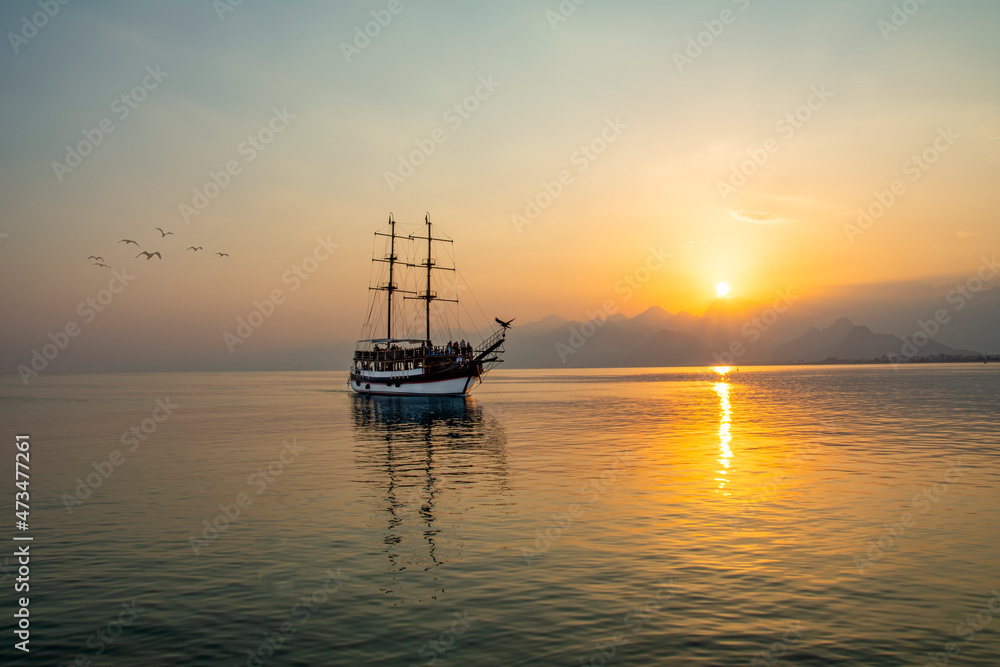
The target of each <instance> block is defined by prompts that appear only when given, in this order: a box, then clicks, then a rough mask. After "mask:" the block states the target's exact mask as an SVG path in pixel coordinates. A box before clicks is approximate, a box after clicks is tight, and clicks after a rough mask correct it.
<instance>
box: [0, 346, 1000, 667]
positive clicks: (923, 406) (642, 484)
mask: <svg viewBox="0 0 1000 667" xmlns="http://www.w3.org/2000/svg"><path fill="white" fill-rule="evenodd" d="M998 371H1000V368H998V367H997V366H996V365H992V364H991V365H984V364H978V365H977V364H955V365H947V364H926V365H917V364H914V365H905V366H900V367H897V368H893V367H891V366H801V367H741V368H723V367H720V368H667V369H582V370H559V371H552V370H510V369H505V370H497V371H494V372H492V373H491V374H490V375H489V376H488V377H487V379H486V382H485V384H483V385H482V386H480V387H478V388H477V389H476V390H475V392H474V393H473V395H472V396H471V397H469V398H467V399H455V398H419V397H412V398H406V397H388V398H379V397H361V396H357V395H354V394H353V393H352V392H351V391H350V390H349V389H348V387H347V384H346V381H347V377H346V374H345V373H334V372H330V373H325V372H313V373H218V374H215V373H177V374H170V373H156V374H121V375H108V374H93V375H44V374H43V375H41V376H39V377H37V378H34V379H32V380H31V383H30V385H29V386H28V387H25V386H24V385H23V384H22V383H21V380H20V378H18V377H17V376H3V377H2V378H0V425H2V428H3V434H2V438H3V441H4V446H3V449H2V454H0V457H2V462H0V471H2V475H0V478H2V479H3V480H4V481H3V483H2V485H0V494H2V498H3V501H4V506H5V507H7V508H8V509H7V513H8V515H7V519H6V520H5V521H4V522H3V525H4V528H3V533H5V534H6V537H4V539H3V541H4V542H6V544H7V546H6V547H5V548H4V549H3V550H2V552H0V585H2V590H3V591H4V592H3V594H2V595H0V603H2V607H3V608H2V617H3V619H4V622H3V624H2V626H3V628H4V632H3V642H2V646H0V656H2V658H0V663H3V664H5V665H7V664H9V665H22V664H24V665H29V664H30V665H75V666H89V665H143V666H150V665H194V666H200V665H227V666H233V667H235V666H242V665H246V666H248V667H262V666H263V665H302V666H321V665H402V666H411V665H435V666H438V667H440V666H448V665H463V666H464V665H473V666H479V665H484V666H490V665H545V666H547V665H571V666H576V665H583V666H605V665H621V666H622V667H624V666H626V665H780V664H789V665H833V664H838V665H839V664H844V665H919V666H926V665H935V666H938V667H940V666H942V665H961V666H971V665H988V666H990V667H996V665H1000V502H998V501H1000V372H998ZM18 435H21V436H28V437H27V438H26V439H25V438H22V439H21V440H18V439H17V436H18ZM18 443H28V444H27V446H26V447H25V448H26V449H27V450H28V452H27V453H28V454H29V457H27V458H28V460H27V461H26V466H27V467H25V466H20V467H16V464H17V461H15V457H16V454H17V453H18ZM18 471H23V472H24V474H27V475H30V477H29V479H28V481H29V482H30V487H27V488H28V496H19V497H18V498H21V499H26V500H27V503H26V504H27V505H28V506H29V509H28V510H27V511H28V512H29V514H26V515H23V517H24V518H27V519H28V520H27V521H26V522H25V524H24V527H23V528H19V527H18V526H17V524H16V523H15V522H16V521H17V519H16V518H15V516H13V514H14V510H15V509H22V510H23V509H24V508H21V507H20V506H18V507H15V495H14V494H15V493H18V492H21V491H20V489H18V488H15V486H14V485H15V482H16V481H24V478H23V477H21V478H19V477H16V473H17V472H18ZM26 486H27V485H26ZM17 537H21V538H31V539H30V540H26V539H22V540H15V539H14V538H17ZM25 548H26V549H27V550H28V553H30V557H27V560H28V561H29V562H28V564H27V565H26V566H24V567H26V568H27V570H28V572H27V573H25V570H24V569H21V568H22V565H21V564H20V563H19V556H18V555H17V554H18V553H24V552H23V551H18V550H23V549H25ZM21 558H23V557H21ZM22 580H23V581H22ZM19 585H20V586H22V588H21V589H20V590H19V591H18V590H17V589H16V588H15V587H17V586H19ZM22 598H24V600H22ZM22 605H26V606H23V607H22ZM23 610H27V612H24V611H23ZM15 614H19V615H20V616H15ZM26 614H27V615H26ZM24 626H27V631H26V632H27V636H28V643H26V644H22V648H28V650H29V652H24V651H23V650H21V649H19V648H17V646H16V645H17V644H19V643H20V642H22V641H23V637H24V635H22V636H20V637H19V636H18V634H17V632H16V631H18V630H20V629H23V628H24Z"/></svg>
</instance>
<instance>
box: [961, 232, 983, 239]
mask: <svg viewBox="0 0 1000 667" xmlns="http://www.w3.org/2000/svg"><path fill="white" fill-rule="evenodd" d="M981 235H982V234H981V233H980V232H955V236H957V237H958V238H960V239H971V238H973V237H975V236H981Z"/></svg>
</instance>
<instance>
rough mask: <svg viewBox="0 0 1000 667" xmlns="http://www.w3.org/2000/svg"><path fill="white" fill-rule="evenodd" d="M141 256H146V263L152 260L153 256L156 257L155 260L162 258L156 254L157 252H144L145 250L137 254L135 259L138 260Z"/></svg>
mask: <svg viewBox="0 0 1000 667" xmlns="http://www.w3.org/2000/svg"><path fill="white" fill-rule="evenodd" d="M143 255H145V256H146V261H147V262H148V261H149V260H151V259H153V255H156V258H157V259H163V256H162V255H160V253H158V252H146V251H145V250H143V251H142V252H140V253H139V254H138V255H136V257H137V258H138V257H142V256H143Z"/></svg>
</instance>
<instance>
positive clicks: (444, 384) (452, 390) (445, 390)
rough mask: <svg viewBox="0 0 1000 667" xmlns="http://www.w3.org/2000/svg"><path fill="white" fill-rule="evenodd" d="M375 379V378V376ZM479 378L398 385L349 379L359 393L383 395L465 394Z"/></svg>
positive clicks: (352, 386) (352, 387)
mask: <svg viewBox="0 0 1000 667" xmlns="http://www.w3.org/2000/svg"><path fill="white" fill-rule="evenodd" d="M373 379H374V378H373ZM478 382H479V379H478V378H476V377H472V376H469V377H459V378H450V379H448V380H438V381H436V382H419V381H415V382H402V383H400V385H399V386H398V387H397V386H396V385H395V384H390V385H386V384H385V382H384V381H382V382H379V381H378V380H375V382H374V383H373V382H366V381H365V380H363V379H362V380H361V384H360V385H359V384H358V383H357V382H351V381H349V382H348V384H350V385H351V389H353V390H354V391H355V392H357V393H359V394H380V395H383V396H465V395H466V394H468V393H469V392H470V391H472V388H473V387H475V386H476V383H478Z"/></svg>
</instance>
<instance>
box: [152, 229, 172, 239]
mask: <svg viewBox="0 0 1000 667" xmlns="http://www.w3.org/2000/svg"><path fill="white" fill-rule="evenodd" d="M156 230H157V231H158V232H160V238H161V239H162V238H164V237H166V236H169V235H170V234H173V232H165V231H163V230H162V229H160V228H159V227H157V228H156Z"/></svg>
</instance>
